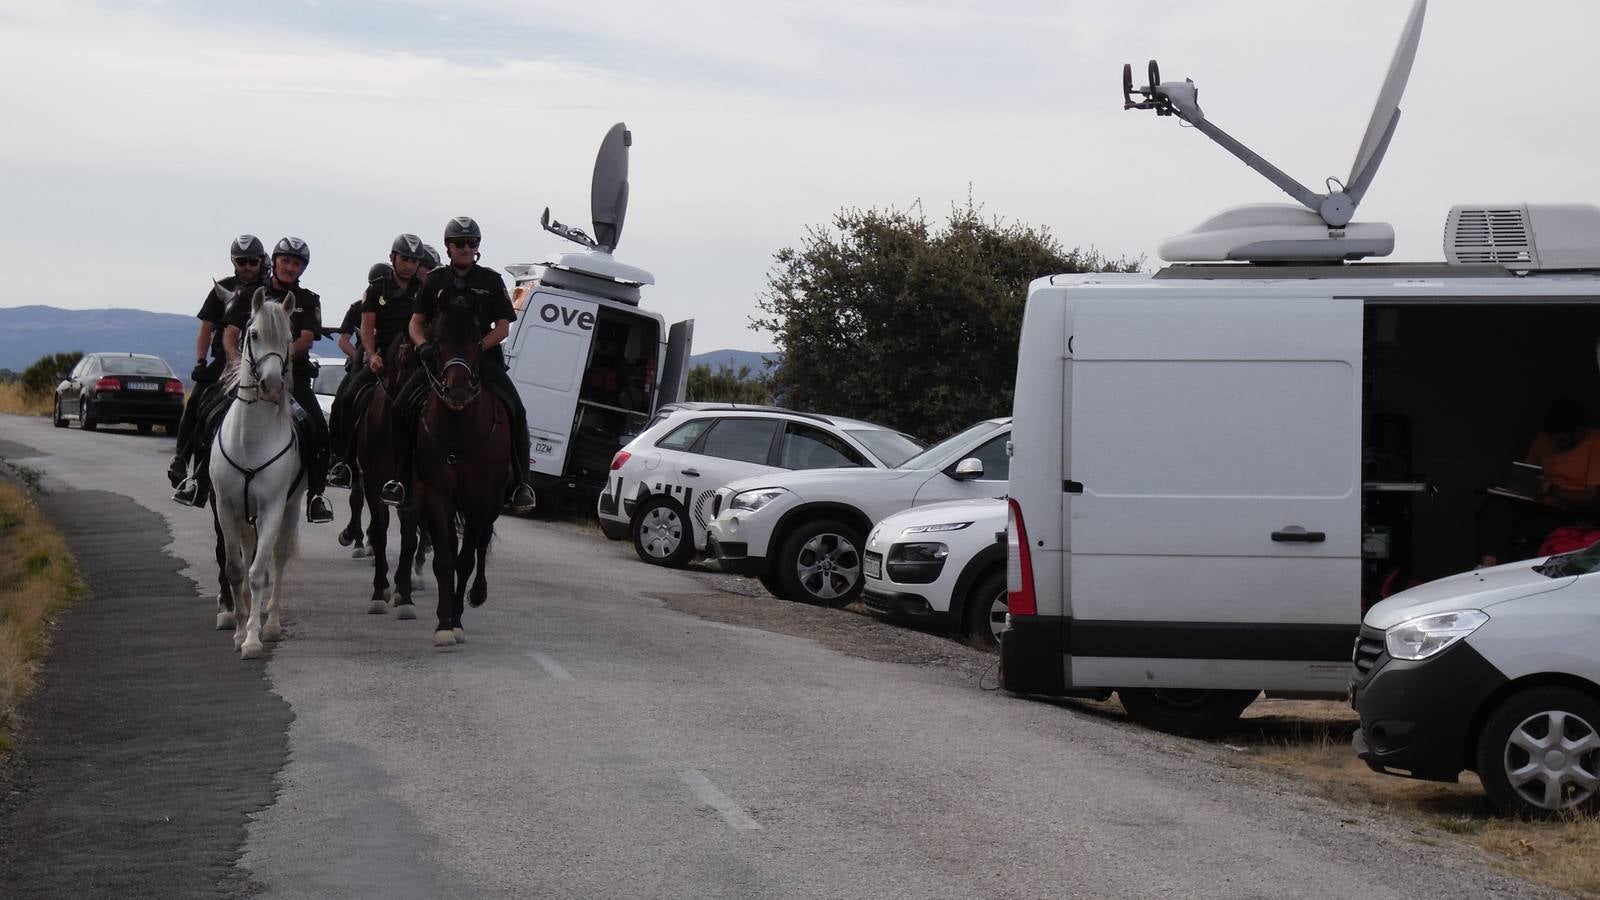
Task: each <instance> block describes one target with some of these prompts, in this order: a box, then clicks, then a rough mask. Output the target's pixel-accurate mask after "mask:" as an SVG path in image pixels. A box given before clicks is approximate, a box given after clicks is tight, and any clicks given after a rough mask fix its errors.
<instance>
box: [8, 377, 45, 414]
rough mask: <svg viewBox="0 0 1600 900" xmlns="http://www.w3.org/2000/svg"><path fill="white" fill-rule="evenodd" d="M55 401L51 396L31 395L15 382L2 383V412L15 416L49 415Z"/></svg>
mask: <svg viewBox="0 0 1600 900" xmlns="http://www.w3.org/2000/svg"><path fill="white" fill-rule="evenodd" d="M54 404H55V401H54V400H53V399H52V398H50V397H39V398H34V397H30V396H28V395H27V394H24V393H23V392H22V385H21V384H19V383H17V382H15V381H11V382H4V383H0V413H7V414H10V415H14V416H48V415H50V411H51V408H52V407H53V406H54Z"/></svg>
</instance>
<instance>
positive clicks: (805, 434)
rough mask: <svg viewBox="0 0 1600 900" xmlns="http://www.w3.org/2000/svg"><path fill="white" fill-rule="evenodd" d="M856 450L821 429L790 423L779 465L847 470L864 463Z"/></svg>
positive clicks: (785, 433) (785, 434)
mask: <svg viewBox="0 0 1600 900" xmlns="http://www.w3.org/2000/svg"><path fill="white" fill-rule="evenodd" d="M867 464H868V463H867V460H866V457H864V456H862V455H861V454H860V453H858V452H856V449H855V448H854V447H852V446H850V445H849V444H847V443H845V442H844V441H843V440H842V439H840V438H837V437H835V436H833V435H831V434H829V433H827V432H826V431H823V430H822V429H820V428H812V427H811V426H810V425H801V424H800V423H798V422H790V423H789V424H788V425H787V426H785V428H784V438H783V452H782V454H781V455H780V456H779V457H778V465H780V466H783V467H784V468H785V469H848V468H854V467H857V466H865V465H867Z"/></svg>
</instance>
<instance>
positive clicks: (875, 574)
mask: <svg viewBox="0 0 1600 900" xmlns="http://www.w3.org/2000/svg"><path fill="white" fill-rule="evenodd" d="M867 577H868V578H882V577H883V556H882V555H880V554H877V553H868V554H867Z"/></svg>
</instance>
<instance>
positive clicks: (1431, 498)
mask: <svg viewBox="0 0 1600 900" xmlns="http://www.w3.org/2000/svg"><path fill="white" fill-rule="evenodd" d="M1424 6H1425V3H1424V2H1420V0H1419V2H1418V3H1417V4H1416V5H1415V6H1414V7H1413V9H1412V12H1411V18H1410V21H1408V23H1407V26H1406V30H1405V35H1404V37H1403V38H1402V40H1401V42H1400V47H1399V49H1398V50H1397V52H1396V55H1395V61H1394V64H1393V65H1392V66H1391V69H1390V75H1389V80H1388V83H1387V84H1386V85H1385V87H1384V90H1383V92H1382V94H1381V95H1380V98H1379V105H1378V110H1377V112H1376V113H1375V114H1374V116H1373V121H1372V125H1371V126H1369V133H1368V138H1367V140H1366V141H1364V142H1363V144H1362V147H1361V150H1360V152H1359V154H1358V156H1357V160H1356V165H1355V169H1354V171H1353V172H1352V174H1351V177H1350V179H1349V181H1348V182H1346V183H1345V184H1346V185H1348V187H1347V188H1344V189H1342V190H1337V191H1331V192H1330V193H1329V194H1327V195H1319V194H1315V193H1313V192H1311V191H1309V190H1307V189H1306V188H1304V187H1302V186H1300V185H1299V184H1298V183H1296V182H1294V181H1293V180H1292V179H1290V178H1289V177H1288V176H1287V175H1284V174H1283V173H1282V172H1281V171H1280V170H1278V169H1276V168H1274V167H1272V166H1271V165H1270V164H1268V163H1266V162H1265V160H1262V159H1260V158H1259V157H1257V156H1256V155H1255V154H1253V153H1251V152H1250V151H1249V150H1248V149H1246V148H1244V147H1243V145H1240V144H1238V142H1237V141H1234V140H1233V139H1232V138H1230V137H1228V136H1227V135H1226V134H1224V133H1222V132H1221V131H1220V130H1219V129H1216V128H1215V126H1213V125H1211V123H1209V122H1208V121H1207V120H1206V119H1205V118H1204V115H1203V114H1202V113H1201V112H1200V110H1199V107H1198V105H1196V103H1195V96H1196V92H1195V89H1194V84H1193V82H1187V81H1186V82H1169V83H1165V84H1163V83H1161V82H1160V81H1159V77H1158V74H1157V72H1156V68H1155V64H1154V63H1152V64H1151V78H1150V84H1149V85H1148V86H1147V87H1144V88H1141V89H1138V90H1134V89H1133V87H1132V84H1131V73H1129V72H1128V71H1127V70H1125V71H1124V89H1125V91H1126V92H1127V94H1128V96H1127V98H1126V104H1127V106H1128V107H1130V108H1144V109H1155V110H1156V111H1157V112H1158V113H1160V114H1163V115H1176V116H1178V117H1179V118H1181V119H1183V120H1184V121H1185V122H1187V123H1188V124H1190V125H1194V126H1195V127H1197V128H1199V129H1200V130H1201V131H1203V132H1204V133H1206V134H1208V135H1212V136H1213V137H1214V138H1216V139H1217V140H1218V142H1219V143H1222V144H1223V145H1224V146H1225V147H1227V149H1229V150H1230V151H1231V152H1233V153H1235V155H1237V156H1239V157H1240V158H1241V159H1243V160H1244V161H1245V162H1246V163H1247V164H1249V165H1251V166H1252V167H1253V168H1256V169H1257V170H1258V171H1262V172H1263V173H1264V174H1267V175H1268V177H1269V178H1271V179H1272V180H1274V182H1275V183H1278V184H1279V185H1280V186H1282V187H1284V189H1285V190H1286V191H1288V193H1290V194H1291V196H1294V197H1295V198H1296V199H1298V200H1300V201H1301V204H1302V206H1303V207H1304V208H1296V207H1292V206H1287V205H1285V206H1257V207H1244V208H1240V209H1236V210H1232V211H1229V212H1227V213H1224V214H1222V215H1220V216H1217V217H1216V218H1214V219H1212V220H1210V221H1209V222H1207V223H1205V224H1204V225H1202V226H1201V228H1200V229H1199V230H1198V231H1196V232H1194V233H1191V234H1187V235H1183V236H1181V237H1178V238H1174V239H1172V240H1169V241H1168V242H1166V243H1165V244H1164V245H1163V246H1162V248H1161V255H1162V257H1163V258H1164V259H1166V260H1167V261H1169V262H1172V263H1175V264H1174V265H1169V266H1167V267H1165V268H1163V269H1161V270H1160V271H1158V272H1156V273H1154V274H1137V275H1130V274H1084V275H1059V276H1055V277H1050V278H1041V279H1039V280H1037V281H1035V282H1034V283H1033V284H1032V285H1031V286H1030V288H1029V294H1028V299H1027V307H1026V312H1025V314H1024V319H1023V327H1022V338H1021V345H1020V349H1019V355H1018V361H1017V380H1016V393H1015V405H1014V409H1013V414H1014V417H1015V421H1014V431H1013V436H1012V461H1011V469H1010V491H1009V495H1010V497H1011V500H1010V501H1009V503H1010V506H1011V516H1010V523H1009V526H1008V535H1007V540H1008V562H1007V567H1008V589H1009V597H1008V604H1009V624H1008V627H1007V630H1006V631H1004V632H1003V634H1002V635H1001V666H1002V676H1001V677H1002V683H1003V684H1004V686H1005V687H1006V689H1007V690H1009V691H1012V692H1014V693H1019V694H1034V695H1047V696H1091V697H1102V698H1103V697H1106V696H1109V695H1110V693H1111V692H1112V691H1116V692H1117V693H1118V694H1119V696H1120V699H1121V700H1122V702H1123V705H1124V706H1125V707H1126V708H1127V709H1128V712H1129V714H1130V715H1131V716H1132V717H1133V718H1134V719H1135V720H1138V721H1141V722H1144V723H1146V724H1149V725H1151V726H1154V727H1158V728H1161V729H1164V730H1169V731H1176V732H1180V733H1192V734H1206V733H1216V732H1218V731H1220V730H1222V729H1225V728H1226V727H1227V726H1228V725H1229V724H1231V723H1232V722H1233V721H1234V720H1235V719H1236V718H1237V717H1238V715H1239V714H1240V713H1241V712H1242V711H1243V710H1244V708H1245V706H1247V705H1248V704H1249V703H1250V702H1251V701H1252V700H1253V699H1254V698H1255V697H1256V696H1258V695H1259V694H1260V692H1262V691H1267V692H1269V693H1277V694H1284V695H1325V696H1330V697H1343V696H1345V693H1346V690H1347V686H1348V683H1349V680H1350V677H1351V673H1352V669H1351V654H1352V650H1353V648H1354V645H1355V639H1356V636H1357V633H1358V630H1359V627H1360V623H1361V617H1362V613H1363V611H1364V608H1365V606H1366V605H1369V604H1371V603H1372V602H1375V601H1376V600H1377V599H1380V598H1381V597H1382V596H1386V595H1387V594H1388V593H1390V592H1392V591H1394V590H1397V589H1399V588H1403V587H1405V586H1406V585H1409V584H1412V583H1415V582H1417V581H1420V580H1427V579H1431V578H1435V577H1439V576H1443V575H1447V574H1452V573H1455V572H1459V571H1462V570H1464V569H1469V568H1471V567H1472V566H1473V565H1474V563H1475V562H1476V560H1477V546H1476V538H1477V529H1476V526H1475V517H1476V515H1477V512H1478V510H1479V509H1480V508H1481V507H1482V505H1483V503H1484V493H1483V492H1484V489H1485V488H1490V487H1494V486H1497V485H1500V484H1502V483H1503V482H1504V479H1505V478H1506V475H1507V470H1508V469H1509V468H1510V463H1511V462H1512V461H1513V460H1520V459H1522V458H1523V455H1524V453H1525V452H1526V450H1527V447H1528V444H1529V441H1530V439H1531V438H1532V437H1533V436H1534V434H1535V433H1536V432H1537V431H1538V430H1539V426H1540V423H1541V421H1542V418H1543V415H1544V413H1545V410H1546V408H1547V407H1548V406H1549V405H1550V403H1551V401H1552V400H1554V399H1555V398H1556V397H1558V396H1562V395H1570V396H1578V397H1588V398H1600V367H1597V365H1596V346H1597V344H1596V339H1597V336H1600V208H1596V207H1594V206H1588V205H1549V206H1540V205H1482V206H1458V207H1455V208H1454V209H1452V210H1451V211H1450V214H1449V216H1448V219H1447V223H1446V228H1445V237H1444V250H1445V257H1446V259H1445V261H1444V262H1431V263H1368V262H1353V260H1358V259H1361V258H1363V257H1368V256H1382V255H1384V254H1386V253H1388V252H1390V250H1392V247H1393V240H1394V233H1393V229H1392V228H1391V227H1390V226H1388V225H1385V224H1381V223H1356V222H1352V221H1351V216H1352V214H1353V213H1354V210H1355V206H1356V204H1357V203H1359V201H1360V199H1361V195H1362V194H1363V193H1364V192H1365V189H1366V186H1367V185H1368V184H1369V183H1370V181H1371V178H1372V172H1373V169H1374V167H1375V166H1376V165H1377V164H1378V162H1379V161H1380V160H1381V158H1382V156H1383V152H1384V149H1385V148H1386V146H1387V143H1388V139H1389V137H1390V136H1391V135H1392V134H1393V132H1394V125H1395V121H1396V120H1397V119H1398V116H1399V109H1398V100H1399V94H1400V88H1401V87H1402V86H1403V84H1404V80H1405V78H1406V75H1407V74H1408V73H1409V70H1410V64H1411V59H1412V57H1413V56H1414V54H1415V51H1416V46H1417V38H1418V34H1419V31H1420V27H1421V21H1422V15H1423V10H1424ZM1590 412H1591V413H1600V408H1595V409H1591V410H1590Z"/></svg>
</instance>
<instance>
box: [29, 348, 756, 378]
mask: <svg viewBox="0 0 1600 900" xmlns="http://www.w3.org/2000/svg"><path fill="white" fill-rule="evenodd" d="M778 358H779V357H778V351H776V350H710V351H707V352H705V353H696V354H694V355H693V356H690V357H689V366H690V368H693V367H694V366H710V367H711V370H712V371H716V370H718V369H720V368H722V367H723V366H728V367H730V368H732V369H733V370H734V371H735V372H737V371H739V367H740V366H749V367H750V374H752V375H757V374H760V373H761V372H762V371H764V370H765V369H766V366H767V361H768V360H773V361H774V363H776V360H777V359H778ZM0 365H4V363H3V362H0ZM776 367H777V366H776V364H774V366H773V368H776Z"/></svg>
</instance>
